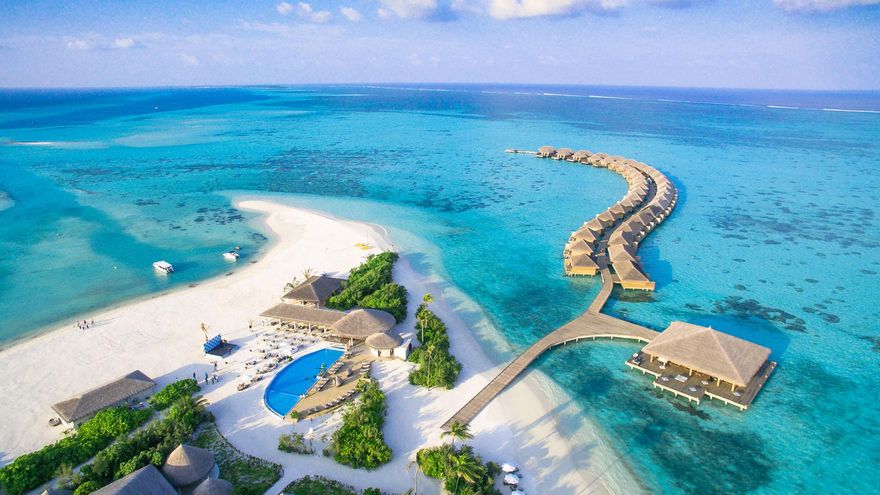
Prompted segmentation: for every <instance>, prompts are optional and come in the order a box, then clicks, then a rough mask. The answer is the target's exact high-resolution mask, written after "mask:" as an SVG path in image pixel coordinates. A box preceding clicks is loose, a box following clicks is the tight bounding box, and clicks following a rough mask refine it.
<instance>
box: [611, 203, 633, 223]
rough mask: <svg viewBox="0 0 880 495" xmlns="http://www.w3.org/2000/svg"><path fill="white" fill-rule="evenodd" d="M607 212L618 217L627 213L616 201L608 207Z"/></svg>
mask: <svg viewBox="0 0 880 495" xmlns="http://www.w3.org/2000/svg"><path fill="white" fill-rule="evenodd" d="M608 212H609V213H611V214H612V215H614V216H616V217H617V218H618V219H621V218H623V217H624V216H625V215H626V214H627V213H629V212H628V211H627V210H626V208H624V207H623V206H622V205H621V204H620V203H616V204H614V205H613V206H612V207H611V208H608Z"/></svg>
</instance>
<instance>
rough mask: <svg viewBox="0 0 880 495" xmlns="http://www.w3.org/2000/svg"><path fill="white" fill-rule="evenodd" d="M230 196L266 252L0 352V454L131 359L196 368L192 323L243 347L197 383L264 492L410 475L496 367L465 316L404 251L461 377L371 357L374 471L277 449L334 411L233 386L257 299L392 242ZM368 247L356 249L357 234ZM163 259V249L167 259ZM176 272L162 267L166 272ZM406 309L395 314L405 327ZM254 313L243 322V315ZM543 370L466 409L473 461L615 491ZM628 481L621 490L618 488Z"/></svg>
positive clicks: (157, 368) (404, 479)
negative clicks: (292, 412)
mask: <svg viewBox="0 0 880 495" xmlns="http://www.w3.org/2000/svg"><path fill="white" fill-rule="evenodd" d="M236 205H237V207H239V208H242V209H248V210H252V211H257V212H260V213H262V214H263V221H264V222H265V227H266V230H267V231H268V232H270V233H272V234H273V236H274V238H273V241H272V244H271V246H270V247H269V248H268V249H267V251H266V253H265V255H264V256H262V258H261V259H259V260H258V261H257V262H255V263H252V264H250V263H249V264H244V263H243V264H241V265H239V266H235V269H234V270H233V272H232V273H231V274H228V275H227V276H223V277H219V278H215V279H213V280H210V281H207V282H205V283H202V284H200V285H198V286H196V287H192V288H186V289H181V290H175V291H172V292H169V293H167V294H161V295H157V296H155V297H153V298H150V299H145V300H140V301H136V302H133V303H130V304H127V305H124V306H121V307H118V308H115V309H112V310H109V311H106V312H104V313H103V314H100V315H96V316H95V317H94V320H95V325H94V327H92V328H90V329H88V330H79V329H77V328H76V326H75V325H74V324H73V322H71V323H70V324H69V325H65V326H64V327H62V328H59V329H57V330H55V331H52V332H49V333H46V334H44V335H41V336H39V337H36V338H33V339H30V340H27V341H24V342H21V343H19V344H16V345H14V346H12V347H10V348H8V349H5V350H3V351H0V376H3V377H4V379H3V380H2V381H0V397H3V400H2V401H0V424H3V428H0V462H2V463H3V464H5V463H7V462H9V461H11V460H12V459H13V458H14V457H16V456H18V455H20V454H23V453H25V452H29V451H32V450H35V449H37V448H40V447H41V446H43V445H45V444H47V443H50V442H52V441H54V440H56V439H58V438H59V437H60V434H61V428H60V427H58V428H52V427H50V426H48V425H47V420H48V419H49V418H50V417H52V416H54V414H53V411H52V410H51V409H50V405H51V404H53V403H55V402H57V401H59V400H62V399H65V398H67V397H69V396H71V395H73V394H75V393H78V392H82V391H84V390H86V389H89V388H91V387H94V386H96V385H99V384H101V383H103V382H106V381H109V380H111V379H114V378H116V377H119V376H121V375H123V374H125V373H128V372H129V371H132V370H134V369H140V370H142V371H143V372H145V373H146V374H147V375H149V376H151V377H153V378H154V379H156V380H157V382H158V383H159V385H160V386H161V385H165V384H167V383H170V382H172V381H174V380H177V379H182V378H187V377H191V376H192V374H193V373H196V374H197V376H199V377H203V376H204V374H205V372H211V371H213V365H212V361H210V360H208V359H207V358H206V357H205V356H204V355H203V353H202V349H201V345H202V342H203V341H204V337H203V335H202V332H201V331H200V329H199V327H200V324H201V323H205V324H207V325H208V326H209V328H210V332H211V334H216V333H220V334H222V335H223V337H224V338H226V339H229V340H230V341H232V342H233V343H236V344H239V345H240V346H241V348H240V349H238V350H237V351H236V352H235V353H234V354H233V355H231V356H230V357H229V358H228V361H229V363H228V364H221V365H220V367H219V370H218V374H219V375H220V377H221V381H220V383H218V384H211V385H207V386H204V388H203V391H202V393H203V395H204V396H205V398H206V399H207V400H208V401H209V402H210V404H211V405H210V410H211V411H212V412H213V413H214V414H215V416H216V418H217V425H218V428H219V430H220V431H221V432H222V433H223V434H224V435H225V436H226V437H227V438H228V439H229V440H230V441H231V442H232V443H233V444H234V445H235V446H236V447H238V448H239V449H241V450H242V451H244V452H246V453H248V454H251V455H254V456H257V457H261V458H264V459H269V460H272V461H274V462H278V463H280V464H282V465H283V467H284V477H283V479H282V480H280V481H279V482H278V483H277V484H276V485H275V486H274V487H273V488H272V490H270V492H269V493H278V492H279V491H280V490H281V488H283V487H284V486H285V485H286V484H287V483H289V482H290V481H292V480H294V479H296V478H299V477H301V476H304V475H307V474H320V475H324V476H327V477H330V478H334V479H338V480H340V481H343V482H345V483H348V484H351V485H354V486H356V487H359V488H366V487H370V486H374V487H378V488H381V489H383V490H386V491H392V492H403V491H405V490H407V489H409V488H412V486H413V479H412V471H411V470H410V471H409V472H408V471H407V465H408V464H409V463H410V462H411V461H413V460H414V459H415V453H416V452H417V451H418V450H419V449H420V448H423V447H428V446H433V445H436V444H438V443H440V442H441V441H447V440H445V439H443V440H441V436H440V434H441V430H440V425H441V424H442V423H443V422H444V421H445V420H446V419H448V418H449V417H450V416H451V415H452V414H453V413H454V412H455V411H456V410H457V408H458V407H460V406H461V405H463V404H464V403H465V402H466V401H467V400H468V399H469V398H470V397H472V396H473V395H474V394H476V392H477V391H478V390H479V389H480V388H481V387H482V386H484V385H485V384H486V383H487V382H488V380H489V379H491V378H492V377H493V376H494V375H495V374H496V373H497V372H498V371H499V368H500V367H499V366H495V365H493V364H492V363H491V361H490V360H489V359H488V358H487V357H486V356H485V355H484V353H483V352H482V351H481V349H480V346H479V344H478V343H477V342H476V340H475V339H474V338H473V337H472V335H471V333H470V331H469V330H468V328H467V327H466V325H465V324H464V322H463V321H462V320H461V319H460V318H458V317H457V315H456V314H455V312H454V311H453V310H452V309H451V307H450V306H451V305H450V304H448V302H447V301H445V300H444V297H443V293H442V289H441V288H439V286H438V285H437V282H438V281H436V280H429V279H426V278H425V277H424V276H422V275H420V274H418V273H416V272H415V271H414V270H413V269H412V268H411V266H410V265H409V263H408V262H407V259H406V253H401V254H402V257H401V261H400V262H399V263H398V265H397V267H396V269H395V274H394V276H395V280H396V281H397V282H398V283H401V284H403V285H405V286H406V287H407V289H408V290H409V294H410V300H411V302H410V314H412V312H413V310H414V309H415V307H416V306H417V305H418V302H420V299H421V295H422V294H424V293H425V292H431V293H433V294H434V296H435V299H436V301H435V303H433V305H432V309H433V310H434V311H435V312H436V313H437V314H438V315H439V316H440V317H441V318H442V319H443V320H444V321H445V322H446V323H447V325H448V327H449V333H450V340H451V342H452V344H451V349H452V352H453V353H454V354H455V356H456V357H457V358H458V359H459V360H460V361H461V362H462V364H463V367H464V369H463V372H462V375H461V377H460V379H459V383H458V385H457V386H456V387H455V388H454V389H453V390H450V391H440V390H430V391H429V390H425V389H421V388H417V387H413V386H411V385H409V382H408V381H407V376H408V372H409V369H410V366H411V365H410V364H408V363H405V362H403V361H399V360H384V361H381V362H380V363H378V364H377V365H375V366H374V373H373V376H374V377H376V378H377V379H378V380H379V382H380V384H381V386H382V388H383V390H385V392H386V393H387V395H388V409H389V411H388V416H387V422H386V425H385V429H384V432H385V436H386V441H387V442H388V444H389V445H390V446H391V448H392V449H393V451H394V458H393V460H392V462H390V463H389V464H387V465H385V466H383V467H382V468H380V469H378V470H375V471H363V470H353V469H349V468H346V467H343V466H340V465H338V464H336V463H335V462H333V461H332V459H330V458H326V457H323V456H322V455H321V454H320V452H319V453H318V454H316V455H313V456H302V455H295V454H287V453H284V452H281V451H279V450H277V444H278V436H279V435H280V434H281V433H286V432H289V431H291V430H292V429H294V428H295V429H296V430H297V431H300V432H302V433H305V432H306V431H308V430H309V429H310V428H314V429H315V430H316V431H317V432H319V434H320V432H321V431H329V429H330V428H331V427H332V424H333V422H334V421H336V420H338V417H336V418H334V417H330V418H325V419H320V420H315V421H308V420H307V421H303V422H300V423H299V424H297V425H295V426H294V425H291V424H290V423H285V422H284V421H282V420H281V419H280V418H278V417H276V416H275V415H273V414H272V413H271V412H270V411H269V410H268V409H267V408H266V407H265V406H264V405H263V403H262V394H263V391H264V389H265V387H266V385H267V383H268V382H269V380H268V379H267V380H263V381H262V382H259V383H258V384H257V386H254V387H251V388H249V389H247V390H245V391H243V392H237V391H236V383H237V380H236V379H237V378H238V376H239V374H241V373H243V369H242V368H241V366H239V364H238V363H240V362H243V361H244V360H246V358H248V357H249V356H248V354H249V352H250V351H251V349H252V348H253V347H254V346H255V345H256V340H257V339H258V334H259V332H261V331H263V327H262V325H261V320H262V319H261V318H260V317H259V316H258V315H259V314H260V313H261V312H262V311H264V310H265V309H267V308H268V307H270V306H272V305H273V304H275V303H277V302H278V298H279V297H280V295H281V293H282V288H283V287H284V285H285V283H287V282H289V281H290V280H291V279H292V278H293V277H299V278H300V279H301V278H302V273H303V271H304V270H305V269H307V268H311V269H312V270H314V271H316V272H326V273H328V274H330V275H338V276H341V275H345V274H347V272H348V271H349V270H350V269H351V268H352V267H354V266H356V265H358V264H359V263H360V262H361V261H362V260H363V259H364V258H365V257H366V256H367V255H368V254H371V253H378V252H380V251H383V250H387V249H394V246H393V245H392V244H391V240H390V239H388V238H387V237H386V235H385V234H384V232H383V231H382V230H381V229H378V228H375V227H373V226H370V225H366V224H361V223H355V222H348V221H342V220H338V219H334V218H330V217H328V216H325V215H321V214H318V213H315V212H311V211H306V210H302V209H296V208H292V207H288V206H283V205H280V204H277V203H275V202H272V201H270V200H263V199H254V198H248V199H246V200H240V201H237V202H236ZM359 243H362V244H366V245H368V246H371V249H368V250H365V249H363V248H362V247H359V246H357V244H359ZM172 261H173V260H172ZM172 276H173V275H172ZM412 318H413V317H412V316H410V319H409V320H408V321H407V322H404V323H402V324H401V325H399V326H398V328H399V331H400V333H401V334H402V335H404V336H406V335H407V334H411V333H412V329H413V328H414V324H413V321H412ZM250 321H253V322H254V329H253V330H250V329H249V328H248V325H249V322H250ZM539 380H540V378H539V377H538V376H536V373H535V372H533V373H530V374H529V375H527V376H526V377H525V378H524V379H522V380H520V381H518V382H516V383H515V384H514V385H513V386H511V387H510V388H509V389H508V390H507V391H505V392H504V393H503V394H502V395H501V396H499V397H498V399H497V400H496V401H494V402H493V403H491V404H490V405H489V406H488V407H487V408H486V409H485V410H484V411H483V412H482V413H481V414H480V415H479V416H478V417H477V418H476V420H475V421H474V422H473V424H472V428H471V431H472V433H473V434H474V435H475V438H474V439H473V440H472V441H470V442H469V443H470V444H471V445H473V446H474V447H475V449H476V450H477V451H478V453H479V454H480V455H482V456H483V458H484V460H487V461H488V460H492V461H496V462H499V463H501V462H514V463H515V464H517V465H518V466H519V467H520V468H521V471H522V474H523V475H524V478H523V480H522V485H521V486H522V488H523V489H525V490H526V492H527V493H532V494H534V493H542V494H555V493H559V494H574V493H618V492H620V491H621V490H622V489H621V487H620V486H618V485H616V483H618V482H619V480H614V479H611V477H610V476H609V475H607V474H606V468H607V466H609V465H610V464H611V462H610V461H609V460H610V459H611V458H612V454H611V453H610V452H611V451H610V449H608V448H606V447H605V446H604V444H603V443H602V441H601V439H600V438H599V437H598V436H597V437H596V438H595V440H594V441H591V448H590V449H589V450H588V452H589V454H588V455H587V456H584V455H581V454H580V453H579V455H573V452H572V450H571V448H570V446H569V443H568V442H567V441H566V439H564V438H563V437H562V435H560V434H559V433H558V430H557V424H556V419H555V417H554V415H555V413H554V408H555V407H556V406H558V405H559V404H557V403H554V402H552V401H551V400H550V399H549V398H548V397H547V395H546V394H545V393H544V392H543V391H542V388H543V387H544V386H542V384H541V382H540V381H539ZM418 483H419V493H437V492H438V491H439V486H438V484H437V483H436V482H435V481H433V480H429V479H427V478H424V477H421V478H420V479H419V482H418ZM626 491H627V492H629V491H630V489H629V488H628V489H627V490H626Z"/></svg>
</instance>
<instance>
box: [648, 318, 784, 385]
mask: <svg viewBox="0 0 880 495" xmlns="http://www.w3.org/2000/svg"><path fill="white" fill-rule="evenodd" d="M642 351H643V352H645V353H647V354H650V355H652V356H656V357H658V358H660V359H664V360H667V361H672V362H674V363H676V364H680V365H682V366H686V367H688V368H691V369H693V370H696V371H699V372H701V373H706V374H707V375H711V376H713V377H716V378H720V379H722V380H724V381H726V382H729V383H733V384H734V385H737V386H740V387H745V386H746V385H747V384H748V383H749V381H751V379H752V377H754V376H755V373H757V372H758V370H759V369H760V368H761V366H762V365H763V364H764V363H765V362H766V361H767V358H768V357H770V349H768V348H766V347H763V346H760V345H757V344H753V343H751V342H748V341H745V340H743V339H739V338H737V337H734V336H732V335H728V334H726V333H723V332H719V331H717V330H713V329H711V328H708V327H701V326H699V325H692V324H690V323H685V322H682V321H673V322H672V323H670V324H669V328H667V329H666V330H664V331H663V332H662V333H661V334H660V335H658V336H657V337H655V338H654V340H652V341H651V342H650V343H649V344H648V345H646V346H645V347H644V348H643V349H642Z"/></svg>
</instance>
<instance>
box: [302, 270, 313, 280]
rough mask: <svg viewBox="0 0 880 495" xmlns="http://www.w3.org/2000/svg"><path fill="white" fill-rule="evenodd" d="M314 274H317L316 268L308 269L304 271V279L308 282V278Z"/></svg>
mask: <svg viewBox="0 0 880 495" xmlns="http://www.w3.org/2000/svg"><path fill="white" fill-rule="evenodd" d="M314 274H315V269H314V268H306V269H305V270H303V278H304V279H306V280H308V278H309V277H311V276H312V275H314Z"/></svg>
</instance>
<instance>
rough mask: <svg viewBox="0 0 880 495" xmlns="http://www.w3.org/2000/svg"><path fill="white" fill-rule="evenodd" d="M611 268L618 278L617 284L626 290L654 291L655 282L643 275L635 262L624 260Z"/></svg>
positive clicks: (613, 264)
mask: <svg viewBox="0 0 880 495" xmlns="http://www.w3.org/2000/svg"><path fill="white" fill-rule="evenodd" d="M611 267H612V268H613V269H614V274H615V275H616V276H617V282H618V283H619V284H620V286H621V287H623V288H624V289H636V290H654V285H655V284H654V282H653V281H651V280H649V279H648V277H647V276H645V274H644V273H642V269H641V267H639V266H638V265H637V264H636V263H635V262H633V261H629V260H622V261H620V262H617V263H612V264H611Z"/></svg>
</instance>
